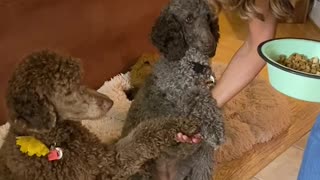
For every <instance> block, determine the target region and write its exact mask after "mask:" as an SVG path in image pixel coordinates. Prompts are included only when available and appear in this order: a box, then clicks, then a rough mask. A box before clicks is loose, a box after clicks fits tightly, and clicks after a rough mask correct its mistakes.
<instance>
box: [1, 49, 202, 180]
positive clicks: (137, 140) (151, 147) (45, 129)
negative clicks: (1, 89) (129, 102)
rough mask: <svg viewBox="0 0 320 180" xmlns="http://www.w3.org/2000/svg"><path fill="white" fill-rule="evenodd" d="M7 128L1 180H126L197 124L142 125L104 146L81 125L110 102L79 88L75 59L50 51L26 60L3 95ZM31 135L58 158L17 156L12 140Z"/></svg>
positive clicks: (97, 94)
mask: <svg viewBox="0 0 320 180" xmlns="http://www.w3.org/2000/svg"><path fill="white" fill-rule="evenodd" d="M7 106H8V109H9V115H10V119H9V123H10V125H11V127H10V130H9V133H8V135H7V137H6V139H5V142H4V144H3V146H2V148H1V149H0V179H1V180H4V179H5V180H29V179H30V180H34V179H37V180H45V179H48V180H53V179H59V180H62V179H66V180H91V179H106V180H109V179H110V180H111V179H127V177H128V176H130V175H132V174H135V173H137V172H139V170H140V168H141V166H143V165H144V164H145V162H147V161H149V160H151V159H154V158H156V157H157V156H158V155H159V154H160V153H161V152H162V151H166V150H167V148H171V147H172V146H176V145H177V142H176V141H175V140H174V137H175V135H176V134H177V133H178V132H179V131H182V132H184V133H187V134H190V135H192V134H193V133H195V132H197V130H198V128H199V122H196V121H194V120H192V121H188V120H187V119H183V120H178V119H176V120H175V119H170V120H162V121H150V122H151V123H150V122H146V123H142V124H140V125H139V126H137V128H135V129H134V130H133V131H132V132H131V133H130V134H128V136H126V137H124V138H122V139H120V140H119V141H118V142H116V143H115V144H113V145H111V146H109V147H106V145H104V144H102V143H101V142H100V141H99V140H98V138H97V137H96V136H94V135H93V134H91V133H90V132H89V131H88V130H87V129H86V128H85V127H83V126H82V125H81V124H80V123H81V120H83V119H92V120H94V119H98V118H99V117H101V116H103V115H105V113H107V111H108V110H109V109H110V107H111V106H112V101H111V100H110V99H109V98H108V97H106V96H104V95H102V94H99V93H97V92H96V91H93V90H90V89H88V88H86V87H85V86H83V85H81V67H80V64H79V61H78V60H77V59H75V58H72V57H69V56H61V55H58V54H57V53H55V52H51V51H47V50H44V51H39V52H35V53H32V54H30V55H29V56H27V57H26V58H25V59H24V60H23V61H22V62H21V64H20V65H19V66H18V67H17V69H16V71H15V72H14V74H13V76H12V78H11V80H10V81H9V88H8V93H7ZM22 136H31V137H34V138H36V139H38V140H39V141H41V142H42V143H43V144H44V145H45V146H46V147H48V148H49V147H52V149H51V151H52V150H57V148H60V150H61V149H62V151H59V152H60V154H59V155H61V152H62V154H63V156H62V158H61V156H59V158H56V159H55V160H53V161H49V160H48V158H47V157H46V156H47V155H45V156H41V157H37V156H28V155H27V154H25V153H22V152H20V149H19V147H18V146H17V145H16V138H17V137H22Z"/></svg>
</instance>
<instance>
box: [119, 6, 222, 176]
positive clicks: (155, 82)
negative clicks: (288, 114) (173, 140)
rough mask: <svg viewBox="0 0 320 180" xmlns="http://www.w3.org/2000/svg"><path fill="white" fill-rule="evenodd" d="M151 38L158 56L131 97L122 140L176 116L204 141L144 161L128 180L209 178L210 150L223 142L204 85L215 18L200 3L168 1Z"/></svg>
mask: <svg viewBox="0 0 320 180" xmlns="http://www.w3.org/2000/svg"><path fill="white" fill-rule="evenodd" d="M190 18H191V19H190ZM151 40H152V42H153V44H154V45H155V46H156V47H157V48H158V49H159V51H160V52H161V58H160V60H159V61H158V63H157V64H156V65H155V67H154V70H153V73H152V74H151V75H150V77H148V78H147V80H146V82H145V84H144V86H143V87H142V88H141V89H140V90H139V92H138V93H137V95H136V96H135V98H134V101H133V103H132V105H131V107H130V109H129V113H128V117H127V121H126V123H125V125H124V128H123V133H122V134H123V136H126V135H127V134H128V133H129V132H131V130H132V129H133V128H135V127H136V126H138V125H139V124H140V123H142V122H148V121H154V120H155V119H154V118H155V117H157V120H162V119H163V120H166V119H171V118H172V119H176V118H182V119H190V120H199V121H201V122H202V126H201V131H200V133H201V135H202V136H203V138H204V141H203V142H202V143H201V144H199V145H189V144H182V145H180V146H178V147H175V148H172V149H171V150H169V151H167V152H166V153H164V154H162V156H161V157H159V158H158V159H157V160H155V161H150V162H149V164H148V166H146V167H145V168H146V172H144V173H140V174H136V175H135V176H132V177H131V178H132V179H166V180H168V179H169V180H185V179H190V180H208V179H212V174H213V151H214V149H215V148H217V147H218V146H219V145H220V144H222V143H223V142H224V124H223V119H222V113H221V112H220V109H219V108H218V107H217V106H216V101H215V100H214V99H213V98H212V96H211V88H212V87H213V84H208V83H207V82H208V81H209V80H210V76H211V75H213V72H212V71H211V68H210V65H209V60H210V57H212V56H214V54H215V50H216V46H217V43H218V40H219V26H218V20H217V18H216V17H215V16H214V15H213V13H212V11H211V10H210V6H209V5H208V3H207V2H206V1H205V0H171V2H170V3H169V5H168V6H167V7H165V9H164V10H163V11H162V13H161V15H160V17H159V18H158V19H157V21H156V23H155V26H154V27H153V30H152V34H151ZM169 169H170V170H169Z"/></svg>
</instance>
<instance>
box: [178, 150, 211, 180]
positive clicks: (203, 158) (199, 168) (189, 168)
mask: <svg viewBox="0 0 320 180" xmlns="http://www.w3.org/2000/svg"><path fill="white" fill-rule="evenodd" d="M212 177H213V148H212V147H211V146H210V145H208V144H203V145H202V146H201V147H200V148H199V149H198V150H197V151H196V152H195V153H194V154H192V155H191V156H189V157H188V158H187V159H184V160H181V161H180V162H179V163H178V164H177V176H176V178H175V180H211V179H212Z"/></svg>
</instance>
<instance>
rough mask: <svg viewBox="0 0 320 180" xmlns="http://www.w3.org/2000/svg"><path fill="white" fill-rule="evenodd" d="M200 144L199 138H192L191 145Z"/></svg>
mask: <svg viewBox="0 0 320 180" xmlns="http://www.w3.org/2000/svg"><path fill="white" fill-rule="evenodd" d="M200 142H201V139H200V138H192V143H194V144H198V143H200Z"/></svg>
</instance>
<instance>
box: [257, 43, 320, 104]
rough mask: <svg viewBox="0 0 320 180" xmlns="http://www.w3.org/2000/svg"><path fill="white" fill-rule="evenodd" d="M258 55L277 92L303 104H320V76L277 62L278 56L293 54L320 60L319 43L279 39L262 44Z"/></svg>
mask: <svg viewBox="0 0 320 180" xmlns="http://www.w3.org/2000/svg"><path fill="white" fill-rule="evenodd" d="M258 53H259V55H260V56H261V57H262V58H263V59H264V60H265V61H266V62H267V69H268V76H269V81H270V84H271V86H272V87H273V88H275V89H276V90H277V91H279V92H281V93H283V94H285V95H287V96H289V97H292V98H295V99H299V100H303V101H308V102H317V103H320V76H319V75H315V74H310V73H304V72H300V71H296V70H294V69H291V68H288V67H286V66H283V65H281V64H279V63H278V62H276V60H277V59H278V58H279V55H281V54H283V55H286V56H290V55H291V54H293V53H299V54H303V55H306V56H307V57H308V58H309V59H310V58H312V57H315V56H316V57H319V58H320V42H319V41H315V40H309V39H299V38H278V39H272V40H268V41H265V42H262V43H261V44H260V45H259V46H258Z"/></svg>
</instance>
